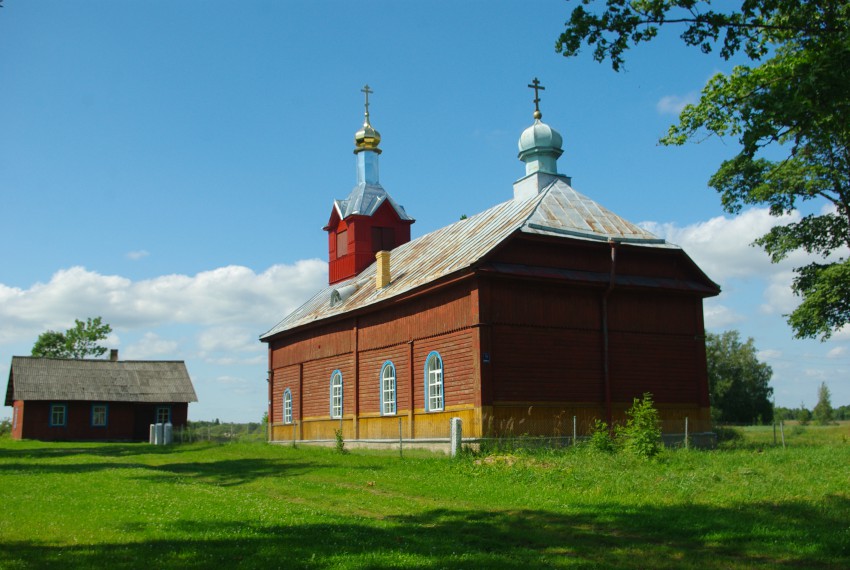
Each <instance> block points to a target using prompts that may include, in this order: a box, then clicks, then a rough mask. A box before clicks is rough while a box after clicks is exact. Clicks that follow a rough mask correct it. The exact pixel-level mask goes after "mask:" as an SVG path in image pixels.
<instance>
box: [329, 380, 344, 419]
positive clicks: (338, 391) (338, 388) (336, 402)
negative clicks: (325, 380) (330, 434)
mask: <svg viewBox="0 0 850 570" xmlns="http://www.w3.org/2000/svg"><path fill="white" fill-rule="evenodd" d="M331 417H332V418H341V417H342V372H340V371H339V370H334V372H333V374H331Z"/></svg>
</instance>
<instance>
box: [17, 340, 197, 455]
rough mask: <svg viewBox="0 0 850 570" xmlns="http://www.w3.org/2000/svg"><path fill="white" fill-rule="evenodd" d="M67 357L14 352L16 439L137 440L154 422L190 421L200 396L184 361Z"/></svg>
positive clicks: (115, 356) (115, 354)
mask: <svg viewBox="0 0 850 570" xmlns="http://www.w3.org/2000/svg"><path fill="white" fill-rule="evenodd" d="M113 356H114V358H113V359H110V360H93V359H64V358H35V357H28V356H13V357H12V366H11V368H10V370H9V384H8V387H7V389H6V405H7V406H12V408H13V413H12V437H13V438H14V439H41V440H135V441H144V440H147V439H148V437H149V433H150V432H149V430H150V424H152V423H156V422H171V423H172V424H173V425H174V427H175V428H177V427H180V426H183V425H185V424H186V419H187V416H188V408H189V402H197V401H198V397H197V395H196V394H195V389H194V387H193V386H192V380H191V379H190V378H189V373H188V371H187V370H186V364H185V363H184V362H183V361H180V360H174V361H150V360H118V359H117V351H116V352H113Z"/></svg>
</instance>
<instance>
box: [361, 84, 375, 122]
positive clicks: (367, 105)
mask: <svg viewBox="0 0 850 570" xmlns="http://www.w3.org/2000/svg"><path fill="white" fill-rule="evenodd" d="M360 91H361V92H363V93H365V94H366V122H365V123H363V126H366V125H368V124H369V94H370V93H374V91H372V90H371V89H370V88H369V86H368V85H364V86H363V89H361V90H360Z"/></svg>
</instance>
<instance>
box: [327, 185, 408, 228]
mask: <svg viewBox="0 0 850 570" xmlns="http://www.w3.org/2000/svg"><path fill="white" fill-rule="evenodd" d="M386 201H388V202H389V203H390V206H392V207H393V209H394V210H395V211H396V213H397V214H398V217H399V218H401V219H402V220H412V219H413V218H411V217H410V216H408V215H407V212H406V211H405V210H404V207H403V206H401V205H400V204H398V203H396V201H395V200H393V198H392V196H390V195H389V194H388V193H387V191H386V190H384V188H383V186H381V185H380V184H366V183H365V182H361V183H360V184H358V185H357V186H355V187H354V189H353V190H352V191H351V194H349V195H348V198H346V199H345V200H335V201H334V206H336V210H337V213H338V214H339V217H340V219H342V220H344V219H345V218H347V217H348V216H352V215H355V214H357V215H362V216H371V215H373V214H374V213H375V212H377V211H378V208H380V207H381V204H383V203H384V202H386Z"/></svg>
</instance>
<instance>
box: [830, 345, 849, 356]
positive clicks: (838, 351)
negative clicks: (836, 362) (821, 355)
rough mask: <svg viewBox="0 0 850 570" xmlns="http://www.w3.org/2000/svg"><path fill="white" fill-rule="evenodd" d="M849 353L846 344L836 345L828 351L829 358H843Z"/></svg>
mask: <svg viewBox="0 0 850 570" xmlns="http://www.w3.org/2000/svg"><path fill="white" fill-rule="evenodd" d="M846 354H847V347H846V346H836V347H834V348H832V349H830V351H829V352H827V353H826V357H827V358H841V357H843V356H844V355H846Z"/></svg>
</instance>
